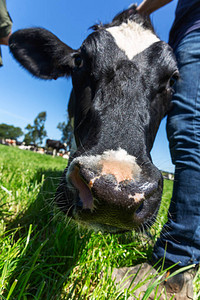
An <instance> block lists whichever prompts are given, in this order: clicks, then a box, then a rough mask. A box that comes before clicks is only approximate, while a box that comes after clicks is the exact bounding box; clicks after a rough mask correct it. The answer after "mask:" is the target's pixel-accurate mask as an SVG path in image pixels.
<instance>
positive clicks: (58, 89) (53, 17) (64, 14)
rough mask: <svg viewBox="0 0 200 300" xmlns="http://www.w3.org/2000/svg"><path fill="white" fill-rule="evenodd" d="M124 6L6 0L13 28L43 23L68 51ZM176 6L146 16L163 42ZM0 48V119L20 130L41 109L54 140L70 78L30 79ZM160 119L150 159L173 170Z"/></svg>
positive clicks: (123, 1)
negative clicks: (45, 114)
mask: <svg viewBox="0 0 200 300" xmlns="http://www.w3.org/2000/svg"><path fill="white" fill-rule="evenodd" d="M140 2H141V1H138V2H137V3H138V4H139V3H140ZM130 4H131V2H130V1H127V0H108V1H99V0H96V1H94V0H93V1H91V0H85V1H81V0H73V1H68V0H57V1H55V0H34V1H33V0H18V1H16V0H7V7H8V11H9V13H10V15H11V17H12V19H13V31H16V30H18V29H21V28H27V27H36V26H37V27H44V28H46V29H48V30H50V31H52V32H53V33H54V34H55V35H57V36H58V37H59V38H60V39H61V40H62V41H64V42H65V43H66V44H68V45H69V46H70V47H72V48H74V49H77V48H79V47H80V45H81V44H82V42H83V40H84V39H85V38H86V37H87V35H88V34H89V33H90V31H89V30H88V28H89V27H90V26H92V25H93V24H95V23H98V22H99V21H101V22H103V23H107V22H109V21H111V19H112V18H113V17H114V16H115V14H116V13H118V12H119V11H121V10H123V9H125V8H127V7H128V6H129V5H130ZM176 4H177V0H174V1H172V3H170V4H168V5H167V6H165V7H164V8H161V9H160V10H158V11H157V12H155V13H154V14H152V22H153V25H154V28H155V30H156V32H157V34H158V35H159V37H160V38H161V39H162V40H164V41H167V40H168V34H169V29H170V27H171V24H172V22H173V18H174V12H175V7H176ZM1 48H2V53H3V62H4V67H3V68H1V69H0V123H7V124H12V125H15V126H19V127H21V128H22V130H24V127H25V126H26V125H27V124H28V123H31V124H32V123H33V120H34V118H35V117H36V116H37V114H38V113H39V112H41V111H46V112H47V121H46V130H47V134H48V137H49V138H53V139H60V137H61V134H60V131H59V130H58V129H56V127H57V124H58V123H59V122H62V121H65V120H66V118H67V113H66V109H67V102H68V99H69V94H70V91H71V80H70V79H66V78H59V79H58V80H56V81H54V80H53V81H44V80H39V79H36V78H33V77H32V76H31V75H30V74H29V73H28V72H26V71H25V70H24V69H22V68H21V67H20V66H19V65H18V63H16V61H15V60H14V59H13V58H12V57H11V55H10V54H9V50H8V47H5V46H2V47H1ZM165 123H166V122H165V120H164V121H163V122H162V124H161V126H160V129H159V132H158V135H157V138H156V141H155V144H154V148H153V150H152V157H153V161H154V163H155V164H156V165H157V166H158V167H159V168H160V169H162V170H168V171H173V165H172V164H171V159H170V155H169V150H168V142H167V138H166V133H165Z"/></svg>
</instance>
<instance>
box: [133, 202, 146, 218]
mask: <svg viewBox="0 0 200 300" xmlns="http://www.w3.org/2000/svg"><path fill="white" fill-rule="evenodd" d="M143 207H144V202H142V203H141V204H140V206H139V207H138V208H137V210H136V212H135V213H136V214H137V215H138V214H139V213H140V212H141V211H142V209H143Z"/></svg>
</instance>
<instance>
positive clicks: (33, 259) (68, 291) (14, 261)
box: [0, 145, 200, 300]
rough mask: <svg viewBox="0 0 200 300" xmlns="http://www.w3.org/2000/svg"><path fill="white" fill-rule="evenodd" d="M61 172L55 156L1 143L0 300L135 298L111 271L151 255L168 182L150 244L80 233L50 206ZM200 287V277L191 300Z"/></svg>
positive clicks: (133, 236)
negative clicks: (119, 284)
mask: <svg viewBox="0 0 200 300" xmlns="http://www.w3.org/2000/svg"><path fill="white" fill-rule="evenodd" d="M65 167H66V160H64V159H62V158H60V157H57V158H53V157H50V156H46V155H41V154H37V153H32V152H28V151H23V150H19V149H17V148H12V147H6V146H2V145H0V299H2V300H4V299H7V300H9V299H14V300H16V299H17V300H20V299H23V300H25V299H42V300H43V299H47V300H53V299H56V300H57V299H95V300H96V299H105V300H107V299H110V300H114V299H124V300H125V299H128V297H129V296H130V295H131V293H133V292H131V291H130V290H124V291H123V290H120V288H119V287H117V286H116V285H115V284H114V282H113V281H112V279H111V273H112V270H113V268H115V267H124V266H132V265H136V264H138V263H141V262H144V261H146V259H147V258H149V257H150V256H151V252H152V245H153V243H154V242H155V240H156V238H157V237H158V235H159V232H160V230H161V228H162V225H163V224H164V222H165V221H166V218H167V216H166V215H167V208H168V205H169V200H170V197H171V191H172V182H171V181H165V186H164V194H163V203H162V206H161V209H160V213H159V218H158V220H159V221H158V222H157V223H156V224H155V225H154V226H153V228H152V229H151V235H152V237H151V238H149V240H148V239H147V238H146V237H144V236H142V235H141V234H138V233H134V232H130V233H126V234H123V235H110V234H107V235H103V234H102V233H94V232H88V231H87V230H85V229H82V228H79V227H78V226H77V225H76V224H74V223H73V221H72V220H70V219H67V218H66V217H64V216H63V215H62V214H61V213H60V212H59V211H58V210H57V209H56V208H55V207H54V205H53V196H54V192H55V189H56V187H57V185H58V183H59V178H60V176H61V174H62V171H63V170H64V168H65ZM199 283H200V277H198V276H197V278H196V281H195V293H196V294H195V299H198V296H197V293H198V285H199ZM141 284H142V283H141ZM136 288H137V286H136V287H135V289H136ZM199 297H200V296H199ZM138 299H139V298H138ZM143 299H148V293H146V295H145V296H144V298H143Z"/></svg>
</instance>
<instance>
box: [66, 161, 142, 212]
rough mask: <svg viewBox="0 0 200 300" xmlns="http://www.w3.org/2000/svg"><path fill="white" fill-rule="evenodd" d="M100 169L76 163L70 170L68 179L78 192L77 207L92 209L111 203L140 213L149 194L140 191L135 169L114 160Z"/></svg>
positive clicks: (102, 165)
mask: <svg viewBox="0 0 200 300" xmlns="http://www.w3.org/2000/svg"><path fill="white" fill-rule="evenodd" d="M97 169H98V171H97V172H94V171H91V170H90V169H88V168H85V167H84V166H81V165H80V164H76V165H74V166H73V169H71V170H70V172H69V173H68V180H69V181H70V182H71V184H72V186H73V187H74V188H75V189H76V191H77V192H78V198H77V199H76V207H77V208H78V209H89V210H91V211H92V210H93V209H94V207H96V205H99V204H100V205H101V204H102V205H103V204H104V205H107V204H108V205H114V206H115V207H116V208H117V207H118V208H122V209H123V208H128V209H130V210H132V211H136V214H139V213H140V211H141V210H142V208H143V206H142V203H143V201H144V199H145V195H144V192H143V191H139V190H138V184H137V182H135V179H134V178H133V177H132V172H131V171H130V170H127V169H126V168H125V166H124V165H121V164H111V163H110V162H106V163H104V164H101V168H100V169H99V168H97ZM96 202H98V203H96Z"/></svg>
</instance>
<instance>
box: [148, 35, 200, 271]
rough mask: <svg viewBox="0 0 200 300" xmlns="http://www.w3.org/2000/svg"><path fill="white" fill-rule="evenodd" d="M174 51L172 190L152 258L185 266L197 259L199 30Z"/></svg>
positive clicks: (199, 210) (199, 256) (199, 231)
mask: <svg viewBox="0 0 200 300" xmlns="http://www.w3.org/2000/svg"><path fill="white" fill-rule="evenodd" d="M175 54H176V57H177V61H178V67H179V71H180V79H179V80H178V82H177V84H176V87H175V93H174V96H173V99H172V103H173V108H172V111H171V112H170V114H169V116H168V123H167V133H168V139H169V143H170V151H171V156H172V161H173V163H174V164H175V166H176V169H175V179H174V190H173V196H172V200H171V205H170V208H169V214H168V222H167V223H166V225H165V226H164V228H163V230H162V232H161V236H160V239H158V241H157V243H156V245H155V248H154V253H153V260H154V261H158V260H159V259H160V258H163V257H165V260H166V263H167V264H169V265H171V264H174V263H177V262H180V264H179V266H187V265H189V264H197V263H199V262H200V30H197V31H193V32H191V33H190V34H189V35H188V36H186V37H185V38H184V39H183V40H182V41H181V42H180V44H179V46H178V48H177V49H176V52H175ZM166 249H167V251H165V250H166Z"/></svg>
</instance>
